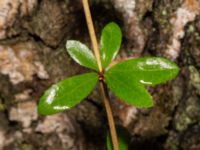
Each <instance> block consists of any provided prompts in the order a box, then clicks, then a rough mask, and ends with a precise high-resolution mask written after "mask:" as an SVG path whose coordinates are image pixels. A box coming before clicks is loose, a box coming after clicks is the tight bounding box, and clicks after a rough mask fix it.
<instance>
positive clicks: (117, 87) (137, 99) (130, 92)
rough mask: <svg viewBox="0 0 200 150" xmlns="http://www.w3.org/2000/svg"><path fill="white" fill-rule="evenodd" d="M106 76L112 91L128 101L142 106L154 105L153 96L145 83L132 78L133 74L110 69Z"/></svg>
mask: <svg viewBox="0 0 200 150" xmlns="http://www.w3.org/2000/svg"><path fill="white" fill-rule="evenodd" d="M104 77H105V81H106V83H107V85H108V87H109V88H110V89H111V91H113V92H114V94H115V95H116V96H118V97H119V98H120V99H121V100H123V101H125V102H126V103H128V104H130V105H134V106H136V107H141V108H145V107H151V106H152V105H153V101H152V97H151V95H150V94H149V93H148V91H147V90H146V89H145V87H144V85H142V84H141V83H138V82H136V81H134V80H132V79H131V78H132V76H131V75H129V74H126V75H121V74H118V73H117V72H112V71H108V72H106V73H105V75H104Z"/></svg>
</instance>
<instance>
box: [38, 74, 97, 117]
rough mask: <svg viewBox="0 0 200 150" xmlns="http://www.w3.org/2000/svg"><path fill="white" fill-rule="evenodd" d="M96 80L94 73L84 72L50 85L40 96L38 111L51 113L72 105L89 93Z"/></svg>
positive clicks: (44, 113)
mask: <svg viewBox="0 0 200 150" xmlns="http://www.w3.org/2000/svg"><path fill="white" fill-rule="evenodd" d="M97 80H98V75H97V74H96V73H85V74H82V75H77V76H73V77H70V78H67V79H65V80H62V81H60V82H59V83H57V84H54V85H52V86H51V87H50V88H49V89H48V90H47V91H46V92H45V93H44V95H43V96H42V97H41V99H40V102H39V106H38V112H39V113H40V114H43V115H51V114H55V113H58V112H62V111H64V110H66V109H69V108H71V107H74V106H75V105H77V104H79V103H80V102H81V100H83V99H84V98H85V97H87V96H88V95H89V93H90V92H91V91H92V89H93V88H94V87H95V85H96V83H97Z"/></svg>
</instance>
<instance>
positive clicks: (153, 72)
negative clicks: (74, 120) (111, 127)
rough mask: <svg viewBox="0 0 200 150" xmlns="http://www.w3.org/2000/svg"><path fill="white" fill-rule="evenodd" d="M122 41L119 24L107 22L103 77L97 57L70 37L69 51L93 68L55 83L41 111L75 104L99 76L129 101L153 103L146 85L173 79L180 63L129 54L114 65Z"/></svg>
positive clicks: (52, 111) (139, 104)
mask: <svg viewBox="0 0 200 150" xmlns="http://www.w3.org/2000/svg"><path fill="white" fill-rule="evenodd" d="M121 41H122V33H121V30H120V27H119V26H118V25H117V24H116V23H113V22H111V23H109V24H107V25H106V26H105V27H104V29H103V30H102V33H101V39H100V54H101V62H102V66H103V69H104V72H103V79H102V75H101V77H99V75H100V74H101V73H99V72H98V66H97V61H96V58H95V57H94V55H93V53H92V51H91V50H90V49H89V48H88V47H87V46H86V45H84V44H82V43H81V42H79V41H75V40H69V41H67V43H66V48H67V52H68V53H69V55H70V56H71V57H72V58H73V59H74V60H75V61H76V62H77V63H78V64H80V65H82V66H84V67H87V68H90V69H92V70H93V72H90V73H85V74H81V75H76V76H73V77H70V78H66V79H64V80H62V81H60V82H58V83H56V84H54V85H52V86H51V87H50V88H49V89H48V90H47V91H46V92H45V93H44V95H43V96H42V97H41V99H40V102H39V105H38V111H39V113H40V114H43V115H51V114H55V113H59V112H62V111H64V110H66V109H69V108H71V107H74V106H76V105H77V104H79V103H80V102H81V100H83V99H84V98H85V97H87V96H88V95H89V94H90V92H91V91H92V90H93V89H94V87H95V86H96V84H97V82H98V80H101V81H100V82H102V80H103V82H105V83H106V84H107V85H108V87H109V89H110V90H111V91H112V92H113V93H114V94H115V95H116V96H117V97H119V98H120V99H121V100H123V101H124V102H126V103H127V104H131V105H134V106H136V107H139V108H148V107H151V106H153V100H152V96H151V95H150V94H149V92H148V91H147V90H146V88H145V86H147V85H148V86H154V85H157V84H160V83H164V82H166V81H168V80H170V79H173V78H174V77H175V76H176V75H177V74H178V72H179V68H178V66H177V65H176V64H175V63H174V62H172V61H170V60H167V59H165V58H162V57H142V58H129V59H127V60H124V61H122V62H120V63H117V64H115V65H113V66H110V64H111V63H112V61H113V60H114V59H115V57H116V55H117V53H118V51H119V49H120V46H121Z"/></svg>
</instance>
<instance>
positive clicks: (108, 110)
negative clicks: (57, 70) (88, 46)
mask: <svg viewBox="0 0 200 150" xmlns="http://www.w3.org/2000/svg"><path fill="white" fill-rule="evenodd" d="M82 2H83V7H84V12H85V17H86V21H87V26H88V29H89V33H90V38H91V41H92V46H93V50H94V54H95V57H96V59H97V64H98V68H99V73H100V74H101V73H102V72H103V68H102V64H101V58H100V51H99V47H98V43H97V38H96V34H95V30H94V25H93V21H92V17H91V12H90V8H89V4H88V0H83V1H82ZM100 87H101V92H102V95H103V102H104V105H105V109H106V114H107V118H108V124H109V128H110V133H111V139H112V145H113V149H114V150H119V146H118V139H117V132H116V128H115V123H114V119H113V114H112V110H111V107H110V103H109V101H110V98H109V93H108V89H107V86H106V84H105V83H104V81H103V80H100Z"/></svg>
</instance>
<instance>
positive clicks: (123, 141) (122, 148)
mask: <svg viewBox="0 0 200 150" xmlns="http://www.w3.org/2000/svg"><path fill="white" fill-rule="evenodd" d="M117 135H118V143H119V150H128V143H129V135H128V134H127V133H126V132H125V131H124V130H122V129H121V128H117ZM106 146H107V150H113V147H112V141H111V136H110V133H109V132H107V137H106Z"/></svg>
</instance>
